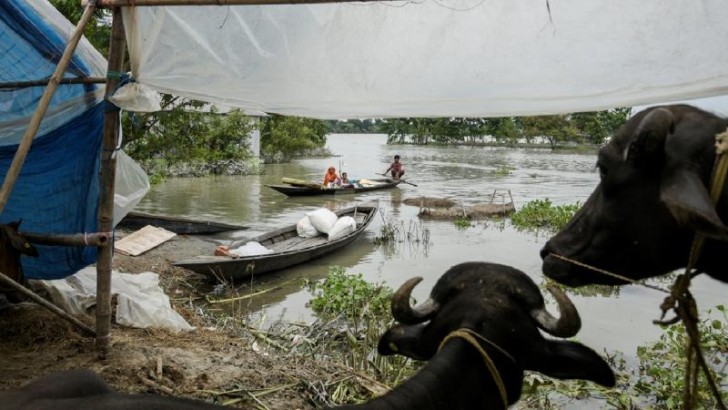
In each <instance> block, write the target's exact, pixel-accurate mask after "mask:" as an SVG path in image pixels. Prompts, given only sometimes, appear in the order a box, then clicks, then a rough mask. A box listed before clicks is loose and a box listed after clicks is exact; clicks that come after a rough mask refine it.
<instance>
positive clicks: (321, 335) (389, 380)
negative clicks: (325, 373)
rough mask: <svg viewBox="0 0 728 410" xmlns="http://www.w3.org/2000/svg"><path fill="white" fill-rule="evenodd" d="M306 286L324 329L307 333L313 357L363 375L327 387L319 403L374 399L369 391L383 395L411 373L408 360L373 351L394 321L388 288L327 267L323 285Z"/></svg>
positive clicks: (356, 275)
mask: <svg viewBox="0 0 728 410" xmlns="http://www.w3.org/2000/svg"><path fill="white" fill-rule="evenodd" d="M305 287H306V288H307V289H308V290H309V291H310V292H311V293H312V294H313V295H314V296H313V298H312V299H311V301H310V303H309V305H310V306H311V309H313V311H314V312H316V314H317V316H318V318H319V320H318V321H317V323H319V324H320V326H322V329H319V330H318V331H316V332H310V333H309V335H310V336H309V337H312V338H313V340H312V343H311V344H310V346H311V349H312V350H314V352H312V353H314V354H321V355H325V356H327V358H328V359H329V360H331V361H334V362H337V363H342V364H344V365H345V366H347V367H348V368H349V369H352V370H354V371H355V372H356V374H358V375H360V376H361V377H348V378H345V379H342V380H340V381H339V382H338V384H337V385H336V386H331V387H330V390H332V391H333V393H332V394H331V395H330V397H327V398H322V400H321V403H319V404H321V405H327V406H329V405H338V404H342V403H358V402H363V401H366V400H369V399H371V398H372V391H375V390H378V391H379V392H380V393H379V394H381V393H384V392H386V391H387V390H388V389H390V388H392V387H393V386H395V385H397V384H399V383H400V382H402V380H404V379H405V378H407V377H409V376H410V375H412V374H413V373H414V372H415V367H414V365H413V364H412V362H411V361H410V360H409V359H407V358H405V357H403V356H387V357H385V356H381V355H379V354H378V353H377V352H376V349H377V344H378V343H379V337H380V336H381V335H382V334H383V333H384V332H385V331H386V330H387V328H388V327H389V325H390V324H392V323H393V319H392V317H391V314H390V304H391V298H392V295H393V293H394V292H393V290H392V289H391V288H389V287H387V286H385V285H378V284H371V283H369V282H367V281H365V280H364V279H363V278H362V275H361V274H360V273H359V274H353V275H349V274H347V273H346V271H345V269H344V268H342V267H339V266H331V267H330V268H329V274H328V276H327V277H326V279H324V280H323V281H321V282H310V281H307V282H306V284H305ZM315 326H317V325H316V324H315V325H314V327H315ZM362 380H365V384H366V386H362Z"/></svg>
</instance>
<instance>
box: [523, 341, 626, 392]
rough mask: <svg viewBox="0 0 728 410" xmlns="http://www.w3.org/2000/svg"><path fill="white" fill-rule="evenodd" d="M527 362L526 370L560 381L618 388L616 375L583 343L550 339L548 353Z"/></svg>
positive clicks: (547, 345) (547, 347)
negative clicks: (589, 381) (577, 381)
mask: <svg viewBox="0 0 728 410" xmlns="http://www.w3.org/2000/svg"><path fill="white" fill-rule="evenodd" d="M532 360H533V363H525V367H526V370H535V371H537V372H540V373H543V374H545V375H546V376H550V377H554V378H556V379H581V380H591V381H593V382H594V383H598V384H601V385H602V386H606V387H612V386H614V385H615V383H616V380H615V379H614V372H613V371H612V368H611V367H609V365H608V364H607V362H606V361H604V359H602V358H601V356H599V355H598V354H597V353H596V352H595V351H594V350H592V349H590V348H588V347H586V346H584V345H582V344H581V343H577V342H571V341H566V340H547V341H546V353H545V354H542V355H538V356H537V357H534V358H533V359H532Z"/></svg>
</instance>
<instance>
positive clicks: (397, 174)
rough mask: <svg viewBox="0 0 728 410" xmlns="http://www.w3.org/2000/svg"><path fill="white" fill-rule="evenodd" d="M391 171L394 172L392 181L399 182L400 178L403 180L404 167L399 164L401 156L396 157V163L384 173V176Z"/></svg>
mask: <svg viewBox="0 0 728 410" xmlns="http://www.w3.org/2000/svg"><path fill="white" fill-rule="evenodd" d="M390 170H391V171H392V179H394V180H395V181H397V180H399V179H400V178H402V175H404V165H403V164H402V163H401V162H399V155H395V156H394V162H392V163H391V164H390V165H389V168H387V170H386V171H384V174H386V173H387V172H389V171H390Z"/></svg>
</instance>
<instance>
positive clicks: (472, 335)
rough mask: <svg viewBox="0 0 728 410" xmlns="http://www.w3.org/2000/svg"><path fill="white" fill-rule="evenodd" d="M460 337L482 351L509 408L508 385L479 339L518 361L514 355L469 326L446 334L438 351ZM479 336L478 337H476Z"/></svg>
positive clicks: (504, 406)
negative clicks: (504, 382)
mask: <svg viewBox="0 0 728 410" xmlns="http://www.w3.org/2000/svg"><path fill="white" fill-rule="evenodd" d="M456 337H457V338H460V339H463V340H465V341H466V342H468V343H469V344H470V345H471V346H473V347H474V348H475V349H476V350H477V351H478V352H480V355H481V356H482V357H483V361H484V362H485V365H486V367H487V368H488V372H490V376H491V377H492V378H493V382H494V383H495V385H496V387H497V388H498V393H499V394H500V398H501V400H502V401H503V408H504V409H508V394H507V393H506V386H505V384H503V379H502V378H501V376H500V372H498V369H497V368H496V367H495V363H493V359H491V358H490V356H489V355H488V352H486V351H485V349H483V346H481V345H480V343H478V340H477V339H480V340H482V341H484V342H486V343H488V344H490V345H491V346H494V347H495V348H496V349H498V351H500V352H501V353H503V354H504V355H505V356H506V357H508V358H509V359H511V360H512V361H513V362H514V363H515V362H516V361H515V360H514V359H513V356H511V355H510V354H508V352H506V351H505V350H504V349H503V348H502V347H500V346H498V345H497V344H495V343H493V342H491V341H490V340H488V339H486V338H485V337H483V336H482V335H480V334H478V333H476V332H475V331H473V330H472V329H468V328H464V327H463V328H460V329H457V330H453V331H452V332H450V334H448V335H447V336H445V338H444V339H443V340H442V342H441V343H440V347H439V348H438V349H437V351H440V350H442V347H443V346H445V343H447V342H448V341H450V340H451V339H454V338H456ZM476 338H477V339H476Z"/></svg>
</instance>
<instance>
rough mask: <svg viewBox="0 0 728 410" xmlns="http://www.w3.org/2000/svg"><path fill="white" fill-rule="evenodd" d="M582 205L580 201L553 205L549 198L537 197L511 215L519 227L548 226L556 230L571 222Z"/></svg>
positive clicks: (526, 228) (515, 224) (537, 227)
mask: <svg viewBox="0 0 728 410" xmlns="http://www.w3.org/2000/svg"><path fill="white" fill-rule="evenodd" d="M580 206H581V205H579V203H576V204H570V205H553V204H552V203H551V200H549V199H548V198H546V199H543V200H541V199H536V200H534V201H531V202H529V203H527V204H526V205H524V206H523V207H522V208H521V209H519V210H518V211H517V212H515V213H514V214H513V215H511V222H513V225H514V226H515V227H516V228H518V229H525V230H528V229H539V228H547V229H549V230H551V231H554V232H555V231H558V230H559V229H561V228H563V227H564V226H565V225H566V224H567V223H568V222H569V220H570V219H571V218H572V217H573V216H574V214H575V213H576V211H578V210H579V208H580Z"/></svg>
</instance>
